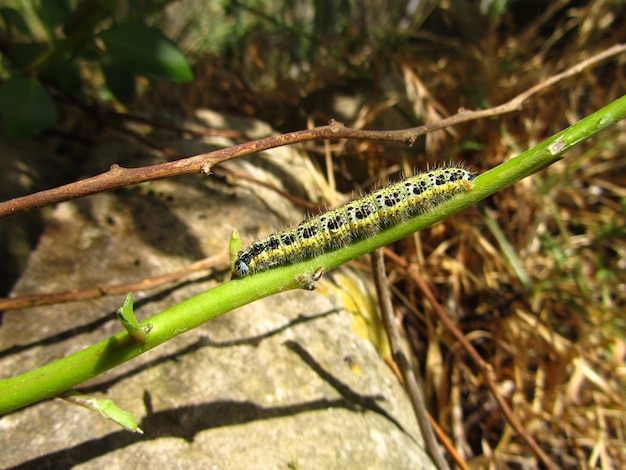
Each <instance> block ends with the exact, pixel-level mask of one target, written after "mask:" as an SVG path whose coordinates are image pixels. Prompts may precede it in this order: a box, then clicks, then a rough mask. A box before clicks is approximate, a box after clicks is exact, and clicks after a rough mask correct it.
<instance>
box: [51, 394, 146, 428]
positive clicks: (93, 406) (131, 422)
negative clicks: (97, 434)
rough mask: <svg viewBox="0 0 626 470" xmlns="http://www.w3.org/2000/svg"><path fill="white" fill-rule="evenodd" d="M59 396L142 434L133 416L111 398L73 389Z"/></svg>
mask: <svg viewBox="0 0 626 470" xmlns="http://www.w3.org/2000/svg"><path fill="white" fill-rule="evenodd" d="M61 398H63V399H64V400H66V401H68V402H70V403H73V404H75V405H78V406H82V407H84V408H87V409H88V410H92V411H95V412H96V413H100V414H101V415H102V416H104V417H106V418H109V419H110V420H111V421H114V422H115V423H117V424H119V425H120V426H122V427H123V428H124V429H126V430H128V431H132V432H137V433H140V434H143V430H142V429H141V428H140V427H139V426H138V425H137V420H136V419H135V417H134V416H133V415H132V414H130V413H129V412H128V411H125V410H123V409H121V408H120V407H119V406H117V405H116V404H115V403H113V402H112V401H111V400H108V399H105V398H96V397H92V396H89V395H83V394H82V393H79V392H76V391H74V390H69V391H67V392H65V393H63V394H62V395H61Z"/></svg>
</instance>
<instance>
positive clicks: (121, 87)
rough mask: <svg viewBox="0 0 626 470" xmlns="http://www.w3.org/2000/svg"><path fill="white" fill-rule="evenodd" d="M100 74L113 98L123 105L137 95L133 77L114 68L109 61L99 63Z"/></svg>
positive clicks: (124, 71)
mask: <svg viewBox="0 0 626 470" xmlns="http://www.w3.org/2000/svg"><path fill="white" fill-rule="evenodd" d="M100 67H101V68H102V74H103V75H104V79H105V80H106V84H107V88H108V89H109V90H110V91H111V93H113V96H115V98H116V99H117V100H118V101H119V102H120V103H124V104H130V103H131V102H132V101H133V100H134V99H135V96H136V95H137V87H136V83H135V76H134V75H132V74H131V73H129V72H127V71H126V70H122V69H121V68H119V67H116V66H115V65H114V64H112V63H111V62H110V60H103V61H102V62H101V63H100Z"/></svg>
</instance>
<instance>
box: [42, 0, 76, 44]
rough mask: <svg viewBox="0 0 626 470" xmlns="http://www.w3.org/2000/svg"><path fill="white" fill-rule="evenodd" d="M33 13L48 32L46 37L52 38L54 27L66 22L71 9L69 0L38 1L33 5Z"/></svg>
mask: <svg viewBox="0 0 626 470" xmlns="http://www.w3.org/2000/svg"><path fill="white" fill-rule="evenodd" d="M35 11H36V12H37V16H39V19H40V20H41V22H42V23H43V25H44V28H45V29H46V31H47V32H48V36H49V37H50V38H52V35H53V32H54V30H55V29H56V27H57V26H59V25H60V24H63V23H65V21H67V19H68V18H69V16H70V14H71V12H72V8H71V6H70V3H69V0H39V1H38V2H37V3H36V5H35Z"/></svg>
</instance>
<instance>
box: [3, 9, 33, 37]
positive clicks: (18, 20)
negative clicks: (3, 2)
mask: <svg viewBox="0 0 626 470" xmlns="http://www.w3.org/2000/svg"><path fill="white" fill-rule="evenodd" d="M0 18H2V23H3V24H4V29H5V30H6V31H7V32H8V35H9V37H12V36H13V34H14V30H15V31H17V32H20V33H22V34H25V35H28V36H30V29H29V28H28V25H27V24H26V21H24V18H22V15H21V14H20V12H19V11H17V10H15V9H13V8H9V7H1V8H0Z"/></svg>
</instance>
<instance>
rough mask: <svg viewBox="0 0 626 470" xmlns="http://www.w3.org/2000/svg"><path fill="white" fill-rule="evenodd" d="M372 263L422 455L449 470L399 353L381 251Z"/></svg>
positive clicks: (412, 376) (406, 363) (407, 365)
mask: <svg viewBox="0 0 626 470" xmlns="http://www.w3.org/2000/svg"><path fill="white" fill-rule="evenodd" d="M371 259H372V271H373V275H374V283H375V284H376V292H377V294H378V303H379V305H380V313H381V316H382V319H383V323H384V325H385V331H386V332H387V339H388V341H389V346H390V348H391V354H392V356H393V360H394V361H395V363H396V364H397V365H398V367H399V368H400V371H401V372H402V377H403V378H404V383H405V387H406V390H407V392H408V394H409V398H410V399H411V405H412V406H413V411H414V413H415V417H416V418H417V423H418V424H419V427H420V430H421V432H422V437H423V438H424V444H425V446H426V452H427V453H428V455H429V456H430V458H431V459H432V460H433V462H434V464H435V465H436V466H437V468H438V469H439V470H449V469H450V466H449V465H448V462H446V459H444V457H443V455H442V453H441V450H440V449H439V446H438V445H437V439H436V438H435V433H434V432H433V428H432V426H431V425H430V422H429V420H428V413H427V412H426V404H425V403H424V397H423V396H422V391H421V390H420V388H419V386H418V385H417V380H416V378H415V374H414V373H413V369H412V368H411V364H410V363H409V360H408V359H407V357H406V355H405V354H404V351H402V341H401V340H400V332H399V331H398V327H397V326H396V322H395V318H394V315H393V307H392V305H391V296H390V295H389V289H388V287H387V274H386V273H385V258H384V255H383V251H382V250H381V249H378V250H376V251H374V252H373V253H372V254H371Z"/></svg>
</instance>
